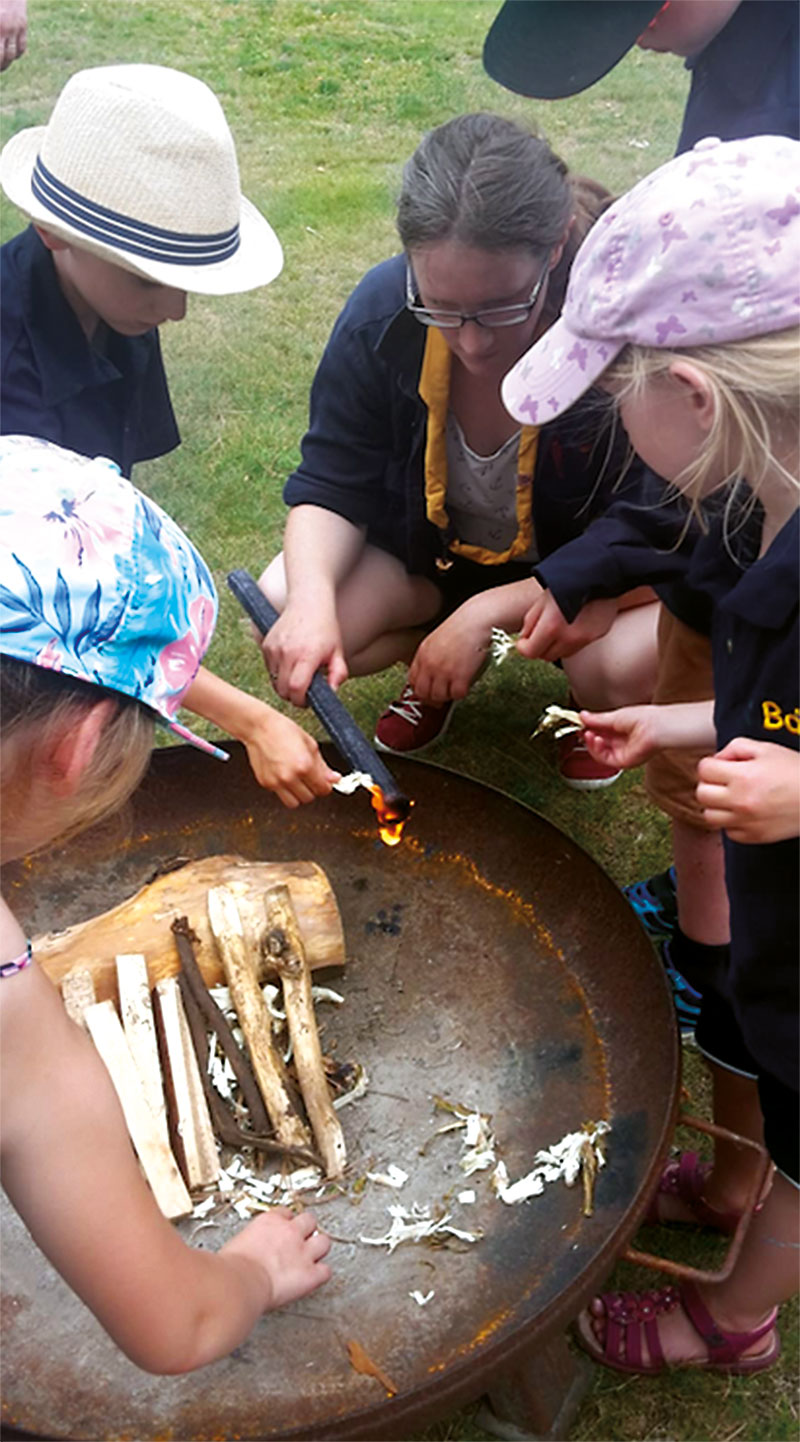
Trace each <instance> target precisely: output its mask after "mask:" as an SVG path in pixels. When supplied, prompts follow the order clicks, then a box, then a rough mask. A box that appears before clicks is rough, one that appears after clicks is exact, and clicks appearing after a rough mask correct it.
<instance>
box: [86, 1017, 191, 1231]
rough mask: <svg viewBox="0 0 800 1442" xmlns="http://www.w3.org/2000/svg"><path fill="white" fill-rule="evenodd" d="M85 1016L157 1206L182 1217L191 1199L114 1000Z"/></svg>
mask: <svg viewBox="0 0 800 1442" xmlns="http://www.w3.org/2000/svg"><path fill="white" fill-rule="evenodd" d="M84 1018H85V1024H86V1028H87V1030H88V1032H89V1034H90V1036H91V1038H92V1041H93V1042H94V1044H95V1046H96V1047H97V1050H98V1051H99V1053H100V1055H101V1057H102V1058H103V1061H104V1062H105V1065H106V1070H107V1071H108V1073H109V1076H110V1077H111V1080H112V1082H113V1084H114V1089H115V1091H116V1093H117V1096H118V1097H119V1100H120V1104H121V1106H122V1110H123V1112H124V1114H125V1121H126V1123H127V1127H128V1133H129V1135H130V1138H131V1141H132V1142H133V1145H134V1147H135V1148H136V1152H137V1154H138V1157H139V1161H140V1162H141V1164H142V1169H143V1171H144V1174H145V1176H146V1178H147V1180H148V1182H149V1184H150V1187H151V1190H152V1192H153V1196H154V1197H155V1199H156V1202H157V1203H158V1206H159V1207H160V1209H161V1211H162V1212H163V1213H164V1216H165V1217H170V1218H175V1217H185V1216H186V1215H187V1214H188V1213H189V1212H191V1210H192V1199H191V1197H190V1196H189V1193H188V1192H187V1190H186V1187H185V1186H184V1182H183V1178H182V1177H181V1174H180V1172H179V1170H178V1167H177V1164H176V1162H175V1158H174V1156H173V1155H172V1152H171V1151H170V1148H169V1145H168V1144H167V1142H166V1141H165V1140H164V1137H163V1136H162V1134H161V1132H160V1131H159V1128H158V1125H157V1123H156V1121H155V1118H154V1117H153V1114H152V1112H151V1111H150V1107H149V1106H148V1103H147V1100H146V1098H145V1094H144V1091H143V1089H142V1084H141V1080H140V1078H139V1073H138V1071H137V1069H136V1064H135V1062H134V1060H133V1057H132V1056H131V1053H130V1048H129V1046H128V1043H127V1041H126V1040H125V1033H124V1032H123V1030H122V1023H121V1022H120V1019H119V1017H118V1016H117V1013H116V1010H115V1008H114V1003H113V1002H111V1001H99V1002H96V1003H95V1004H94V1005H92V1006H89V1007H87V1008H86V1010H85V1012H84Z"/></svg>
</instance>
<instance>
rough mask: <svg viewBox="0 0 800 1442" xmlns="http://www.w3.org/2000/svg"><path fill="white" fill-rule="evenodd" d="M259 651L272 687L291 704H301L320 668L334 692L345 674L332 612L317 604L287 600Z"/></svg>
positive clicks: (343, 659) (339, 640)
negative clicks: (302, 604)
mask: <svg viewBox="0 0 800 1442" xmlns="http://www.w3.org/2000/svg"><path fill="white" fill-rule="evenodd" d="M261 651H262V655H263V657H264V664H265V665H266V668H267V670H268V671H269V675H270V680H271V681H272V684H273V686H274V687H275V690H276V691H277V693H278V695H279V696H282V697H283V699H284V701H291V703H292V705H293V706H305V704H306V692H307V690H308V688H309V685H310V683H311V681H312V680H313V677H314V673H315V672H316V671H318V670H319V669H320V667H322V668H323V669H324V671H325V674H326V676H327V679H328V682H329V683H330V685H331V686H332V687H333V689H334V691H335V690H336V689H337V687H338V686H341V684H342V682H343V681H346V680H347V677H348V668H347V661H346V660H345V655H344V648H343V646H342V634H341V631H340V629H339V622H338V620H337V618H336V611H335V609H331V610H330V612H328V611H326V610H325V608H324V607H323V606H322V605H321V603H318V604H315V605H314V606H313V607H311V608H309V607H308V606H305V605H304V606H302V607H298V608H295V607H294V606H293V605H292V603H291V602H288V603H287V605H286V609H285V610H284V612H283V614H282V615H281V616H280V617H279V619H278V620H277V621H276V622H275V625H274V626H272V627H271V629H270V630H269V632H268V633H267V635H266V636H265V637H264V639H263V640H262V642H261Z"/></svg>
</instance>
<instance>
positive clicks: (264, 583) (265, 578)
mask: <svg viewBox="0 0 800 1442" xmlns="http://www.w3.org/2000/svg"><path fill="white" fill-rule="evenodd" d="M258 584H259V587H260V589H261V590H262V591H263V592H264V595H265V596H266V598H267V600H268V601H270V602H271V603H272V605H273V606H274V607H275V609H276V611H282V610H283V608H284V606H285V605H286V567H285V565H284V562H283V551H279V552H278V555H277V556H273V558H272V560H271V561H270V563H269V565H268V566H267V567H266V569H265V570H264V571H262V572H261V575H260V576H259V578H258Z"/></svg>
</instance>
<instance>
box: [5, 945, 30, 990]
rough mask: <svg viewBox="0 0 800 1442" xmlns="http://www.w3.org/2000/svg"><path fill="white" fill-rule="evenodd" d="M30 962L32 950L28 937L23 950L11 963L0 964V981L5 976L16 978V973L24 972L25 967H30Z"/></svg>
mask: <svg viewBox="0 0 800 1442" xmlns="http://www.w3.org/2000/svg"><path fill="white" fill-rule="evenodd" d="M32 961H33V948H32V947H31V942H30V937H29V938H28V940H27V941H26V943H25V950H24V951H23V952H20V954H19V956H15V957H14V959H13V961H4V962H3V963H2V964H0V981H3V980H4V979H5V978H6V977H7V976H16V974H17V972H18V971H24V970H25V968H26V966H30V964H31V962H32Z"/></svg>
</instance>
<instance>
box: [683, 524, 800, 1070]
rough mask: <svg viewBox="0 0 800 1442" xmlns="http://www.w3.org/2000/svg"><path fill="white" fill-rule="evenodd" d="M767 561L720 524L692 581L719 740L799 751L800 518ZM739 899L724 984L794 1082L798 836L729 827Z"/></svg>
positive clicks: (729, 873)
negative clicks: (752, 835) (706, 609)
mask: <svg viewBox="0 0 800 1442" xmlns="http://www.w3.org/2000/svg"><path fill="white" fill-rule="evenodd" d="M798 515H799V513H798V512H797V511H795V513H794V515H793V517H792V519H791V520H790V521H788V522H787V523H786V525H785V526H784V527H783V529H782V530H781V531H780V532H779V534H778V535H777V536H776V537H775V539H774V540H773V542H772V544H771V545H770V546H769V548H768V549H767V551H766V552H765V554H764V555H763V556H761V557H760V558H759V557H758V555H757V543H758V537H757V536H756V535H755V534H754V532H755V531H756V530H759V529H760V527H748V536H747V538H746V541H748V542H749V544H750V554H749V555H748V554H746V553H744V554H742V551H743V547H742V546H739V547H738V550H739V552H740V553H739V554H738V555H737V554H736V553H734V555H733V556H732V555H731V554H730V550H729V547H731V546H733V547H734V548H736V544H737V543H736V538H735V537H732V538H730V539H729V541H728V545H727V546H726V544H725V543H724V541H723V538H722V534H721V523H720V522H719V521H717V522H715V523H714V524H713V525H712V527H711V530H710V531H709V534H708V536H707V537H705V538H704V539H703V540H702V541H701V542H699V543H698V545H697V547H696V550H695V554H694V557H693V561H692V568H691V572H690V580H691V583H692V584H693V585H694V586H696V587H697V588H698V589H700V590H702V591H704V592H705V593H706V594H707V595H708V596H709V597H710V598H711V601H712V604H713V623H712V630H711V648H712V659H713V667H714V692H715V709H714V721H715V726H716V730H717V743H718V746H719V748H720V749H722V747H723V746H726V745H727V744H728V742H729V741H732V740H733V739H734V738H735V737H738V736H749V737H752V738H754V739H755V740H757V741H769V742H774V743H775V744H776V745H778V746H786V747H788V748H789V749H790V750H792V751H797V749H798V745H799V744H800V625H799V624H798V612H799V610H800V520H799V519H798ZM723 841H724V845H725V869H726V885H727V890H728V896H729V898H730V907H731V936H732V941H731V959H730V969H729V972H728V976H727V980H726V984H725V990H726V993H727V994H728V998H729V1000H730V1001H731V1003H732V1005H733V1007H734V1010H735V1012H736V1015H737V1018H738V1020H739V1025H740V1026H741V1028H742V1033H743V1036H744V1038H745V1041H746V1043H747V1046H748V1049H749V1051H750V1053H751V1055H752V1056H753V1057H754V1058H755V1060H756V1061H757V1062H758V1063H759V1065H760V1066H762V1067H763V1068H764V1070H765V1071H766V1072H769V1073H770V1074H771V1075H772V1076H776V1077H778V1078H779V1080H780V1081H782V1082H783V1083H784V1084H785V1085H786V1086H789V1087H792V1088H793V1089H794V1090H797V1085H798V1075H799V1071H798V958H799V957H800V935H798V881H799V880H800V841H798V839H797V838H792V839H791V840H788V841H779V842H773V843H769V844H767V845H747V846H745V845H743V844H742V843H740V842H735V841H731V840H730V839H729V838H728V837H727V836H723Z"/></svg>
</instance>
